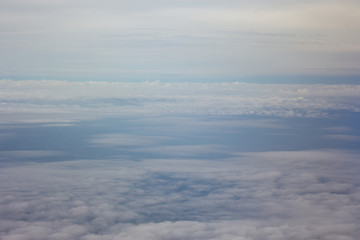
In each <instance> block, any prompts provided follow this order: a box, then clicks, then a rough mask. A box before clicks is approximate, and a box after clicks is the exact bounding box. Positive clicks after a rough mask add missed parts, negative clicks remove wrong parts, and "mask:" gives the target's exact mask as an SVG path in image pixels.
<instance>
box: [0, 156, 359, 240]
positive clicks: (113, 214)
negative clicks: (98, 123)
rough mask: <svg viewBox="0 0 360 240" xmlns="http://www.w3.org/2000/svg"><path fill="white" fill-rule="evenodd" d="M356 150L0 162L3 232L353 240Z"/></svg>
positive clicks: (12, 235) (18, 235)
mask: <svg viewBox="0 0 360 240" xmlns="http://www.w3.org/2000/svg"><path fill="white" fill-rule="evenodd" d="M358 156H359V155H358V153H357V152H351V151H340V150H324V151H322V150H317V151H287V152H258V153H250V152H249V153H241V154H239V156H238V157H234V158H231V159H222V160H218V161H216V160H214V161H208V160H196V159H187V160H185V159H158V160H156V159H149V160H146V159H145V160H143V161H138V162H133V161H127V160H126V159H113V160H99V161H86V160H78V161H68V162H57V163H47V164H44V163H42V164H32V165H23V166H15V167H9V168H2V169H0V190H1V192H2V198H1V200H0V203H1V204H0V215H1V220H0V238H1V239H4V240H13V239H16V240H20V239H21V240H30V239H37V240H41V239H48V240H53V239H81V240H90V239H92V240H99V239H101V240H105V239H106V240H110V239H184V240H185V239H253V240H260V239H264V238H266V239H274V240H275V239H276V240H281V239H284V240H285V239H295V240H297V239H299V240H300V239H324V240H331V239H344V240H347V239H353V240H355V239H356V238H357V236H359V234H360V229H359V225H358V224H357V223H358V222H359V220H360V219H359V216H360V214H359V212H360V208H359V206H360V204H359V202H360V189H359V183H360V179H359V177H358V169H359V167H360V166H359V162H358Z"/></svg>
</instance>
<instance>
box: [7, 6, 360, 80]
mask: <svg viewBox="0 0 360 240" xmlns="http://www.w3.org/2000/svg"><path fill="white" fill-rule="evenodd" d="M359 12H360V2H359V1H356V0H354V1H352V0H311V1H308V0H306V1H292V0H286V1H284V0H272V1H268V0H255V1H254V0H252V1H247V0H246V1H232V0H228V1H220V0H207V1H205V0H197V1H194V0H192V1H190V0H174V1H165V0H154V1H145V0H131V1H130V0H121V1H115V0H105V1H97V0H87V1H85V0H75V1H69V0H64V1H55V0H2V1H1V2H0V52H1V59H0V78H1V79H3V78H8V79H59V80H141V81H143V80H157V79H159V80H204V79H210V80H237V79H252V78H254V77H257V76H262V77H264V78H266V77H269V76H305V75H306V76H334V75H336V76H339V75H340V76H344V77H345V76H356V75H359V74H360V70H359V68H358V66H359V62H360V25H359V22H360V14H359ZM340 78H341V77H339V79H340ZM340 80H341V79H340Z"/></svg>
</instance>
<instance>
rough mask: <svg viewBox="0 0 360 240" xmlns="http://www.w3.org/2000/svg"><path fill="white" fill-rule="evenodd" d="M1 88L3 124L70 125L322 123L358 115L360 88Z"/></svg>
mask: <svg viewBox="0 0 360 240" xmlns="http://www.w3.org/2000/svg"><path fill="white" fill-rule="evenodd" d="M0 87H1V92H2V96H3V97H2V100H1V103H2V108H1V109H0V113H1V115H2V118H1V120H0V123H3V124H4V123H6V124H7V123H24V122H26V123H47V124H71V123H72V122H76V121H81V120H88V119H99V118H107V117H124V116H140V115H141V116H158V115H167V116H172V115H220V116H221V115H257V116H280V117H324V116H327V115H328V114H336V111H349V112H360V105H359V98H360V86H358V85H286V84H248V83H239V82H233V83H161V82H158V81H157V82H138V83H129V82H127V83H124V82H66V81H11V80H1V81H0ZM330 112H332V113H330ZM248 124H250V123H248ZM254 124H255V123H254ZM256 124H259V122H257V123H256ZM267 124H270V123H267Z"/></svg>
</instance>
